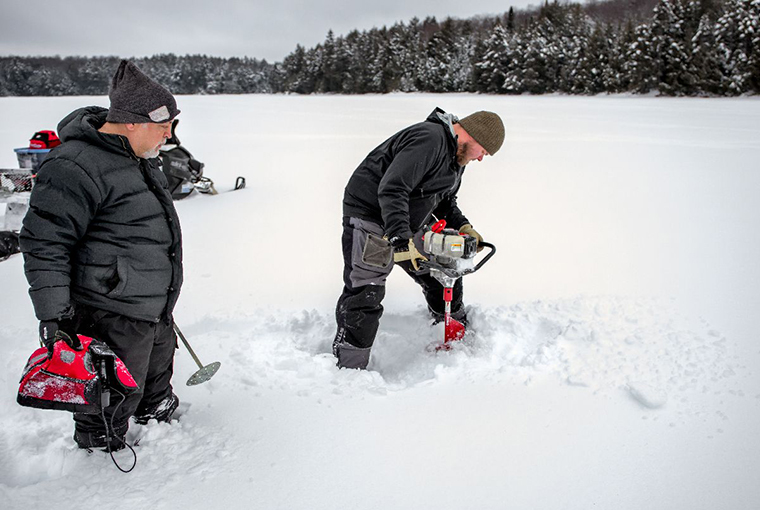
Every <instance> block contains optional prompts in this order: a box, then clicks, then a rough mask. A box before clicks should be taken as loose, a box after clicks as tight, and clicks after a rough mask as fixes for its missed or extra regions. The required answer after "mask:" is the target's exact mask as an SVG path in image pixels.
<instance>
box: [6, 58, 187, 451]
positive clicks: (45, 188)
mask: <svg viewBox="0 0 760 510" xmlns="http://www.w3.org/2000/svg"><path fill="white" fill-rule="evenodd" d="M109 97H110V101H111V107H110V108H109V109H105V108H100V107H94V106H92V107H87V108H82V109H80V110H77V111H74V112H72V113H71V114H69V115H68V116H67V117H66V118H64V119H63V120H62V121H61V123H60V124H59V125H58V133H59V134H60V137H61V140H62V141H63V144H62V145H60V146H59V147H57V148H55V149H54V150H53V151H51V152H50V154H49V155H48V157H47V158H46V159H45V161H44V162H43V163H42V165H41V167H40V170H39V172H38V174H37V183H36V185H35V187H34V189H33V191H32V196H31V200H30V209H29V212H28V213H27V215H26V217H25V218H24V226H23V229H22V230H21V235H20V246H21V251H22V252H23V253H24V271H25V273H26V277H27V280H28V281H29V285H30V289H29V295H30V296H31V299H32V303H33V305H34V310H35V313H36V315H37V318H38V319H39V320H40V339H41V341H42V342H43V344H44V345H45V346H47V347H48V349H49V350H51V351H52V348H53V344H55V342H57V341H60V340H64V341H67V342H70V343H71V344H73V346H77V345H78V339H77V337H76V335H77V334H83V335H86V336H89V337H93V338H97V339H99V340H101V341H103V342H105V343H106V344H108V345H109V346H110V347H111V348H112V349H113V351H114V352H115V353H116V355H118V356H119V357H120V358H121V359H122V360H123V361H124V363H125V364H126V366H127V368H128V369H129V371H130V372H131V374H132V376H133V377H134V379H135V381H136V382H137V384H138V385H139V387H140V390H139V391H138V392H137V393H136V394H133V395H131V396H129V397H127V398H126V400H124V401H122V399H121V398H120V397H119V396H118V395H116V394H113V393H112V399H111V405H110V406H109V407H107V408H106V410H105V418H106V421H107V423H108V427H111V426H112V427H113V430H111V434H110V435H109V434H107V429H106V424H104V422H103V418H102V417H100V416H97V415H86V414H75V415H74V421H75V433H74V439H75V441H76V443H77V444H78V445H79V446H80V447H81V448H102V447H107V446H110V447H111V448H112V449H118V448H121V447H122V446H123V445H124V442H123V439H124V436H125V434H126V432H127V428H128V426H129V418H130V417H131V416H135V418H136V419H137V421H138V422H141V423H145V422H147V421H148V420H149V419H157V420H159V421H168V420H169V419H170V418H171V416H172V414H173V413H174V411H175V410H176V408H177V406H178V404H179V400H178V399H177V397H176V395H174V393H173V391H172V386H171V382H170V380H171V376H172V371H173V364H174V350H175V348H176V337H175V335H174V331H173V318H172V311H173V309H174V305H175V303H176V302H177V298H178V296H179V291H180V287H181V285H182V239H181V232H180V226H179V218H178V216H177V212H176V210H175V209H174V204H173V202H172V198H171V196H170V194H169V192H168V191H167V189H166V188H167V182H166V178H165V177H164V174H163V173H162V172H161V170H160V169H159V168H158V165H157V160H156V159H155V158H156V157H157V156H158V149H159V147H161V145H163V143H164V142H165V140H166V139H167V138H168V137H170V136H171V123H172V119H174V117H176V116H177V115H178V114H179V110H178V109H177V104H176V101H175V99H174V97H173V96H172V95H171V93H170V92H169V91H168V90H166V89H165V88H164V87H162V86H161V85H159V84H158V83H156V82H155V81H153V80H152V79H150V78H148V77H147V76H146V75H144V74H143V73H142V72H141V71H140V70H139V69H138V68H137V67H136V66H135V65H134V64H133V63H131V62H127V61H122V62H121V64H120V65H119V68H118V70H117V71H116V74H115V75H114V77H113V81H112V83H111V90H110V92H109ZM107 437H111V438H112V439H111V442H110V445H107V444H106V443H107V441H106V438H107Z"/></svg>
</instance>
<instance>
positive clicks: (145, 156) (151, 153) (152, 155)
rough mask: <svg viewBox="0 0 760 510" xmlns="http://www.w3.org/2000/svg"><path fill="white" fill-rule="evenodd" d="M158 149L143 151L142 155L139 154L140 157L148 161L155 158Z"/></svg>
mask: <svg viewBox="0 0 760 510" xmlns="http://www.w3.org/2000/svg"><path fill="white" fill-rule="evenodd" d="M159 152H160V151H159V148H158V147H155V148H153V149H151V150H149V151H145V152H143V153H142V154H140V157H141V158H143V159H150V158H157V157H158V153H159Z"/></svg>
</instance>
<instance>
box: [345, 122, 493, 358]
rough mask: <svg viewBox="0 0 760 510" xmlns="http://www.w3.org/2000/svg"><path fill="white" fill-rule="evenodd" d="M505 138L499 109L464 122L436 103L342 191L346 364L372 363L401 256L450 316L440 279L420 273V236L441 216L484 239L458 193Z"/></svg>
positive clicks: (456, 300) (456, 302)
mask: <svg viewBox="0 0 760 510" xmlns="http://www.w3.org/2000/svg"><path fill="white" fill-rule="evenodd" d="M503 141H504V124H503V123H502V121H501V119H500V118H499V116H498V115H496V114H495V113H492V112H485V111H480V112H476V113H473V114H472V115H469V116H467V117H465V118H463V119H461V120H459V119H457V118H456V117H455V116H453V115H451V114H447V113H445V112H444V111H443V110H441V109H439V108H436V110H435V111H433V113H431V114H430V116H428V118H427V120H425V122H420V123H419V124H414V125H413V126H410V127H408V128H406V129H403V130H402V131H399V132H398V133H396V134H395V135H393V136H392V137H390V138H389V139H388V140H386V141H385V142H383V143H382V144H381V145H380V146H378V147H377V148H376V149H375V150H373V151H372V152H370V153H369V155H368V156H367V157H366V158H365V159H364V161H362V163H361V164H360V165H359V167H358V168H357V169H356V170H355V171H354V173H353V175H352V176H351V179H350V180H349V181H348V185H347V186H346V189H345V194H344V196H343V237H342V243H343V259H344V270H343V283H344V287H343V293H342V295H341V296H340V298H339V299H338V305H337V307H336V312H335V315H336V319H337V322H338V332H337V334H336V336H335V340H334V341H333V354H335V356H336V357H337V358H338V366H339V367H344V368H361V369H363V368H366V367H367V364H368V363H369V355H370V349H371V348H372V344H373V343H374V341H375V335H376V334H377V328H378V326H379V322H380V316H381V315H382V313H383V307H382V304H381V303H382V300H383V297H384V296H385V280H386V278H387V277H388V275H389V274H390V272H391V269H393V262H394V261H395V262H396V263H399V264H400V265H401V267H402V268H403V269H404V270H405V271H406V272H407V273H408V274H409V275H410V276H411V277H412V278H413V279H414V280H415V281H416V282H417V283H418V284H419V285H420V286H421V287H422V290H423V294H424V295H425V299H426V301H427V304H428V309H429V310H430V313H431V315H432V317H433V318H434V319H435V320H441V319H442V318H443V313H444V302H443V288H442V286H441V284H440V283H439V282H437V281H436V280H435V279H434V278H433V277H431V276H430V275H418V274H416V271H417V269H418V261H420V260H425V257H424V255H423V254H421V253H420V252H419V250H418V248H417V246H416V245H415V242H414V238H415V234H418V237H419V233H420V232H421V231H422V229H423V227H424V226H425V225H428V224H429V223H430V221H431V219H433V218H434V217H435V218H438V219H445V220H446V222H447V227H448V228H456V229H458V230H459V232H460V233H463V234H469V235H471V236H473V237H476V238H477V239H478V241H482V240H483V238H482V237H481V236H480V234H479V233H478V232H477V231H476V230H475V229H474V228H472V225H471V224H470V222H469V221H468V220H467V218H466V217H465V216H464V214H462V211H460V210H459V207H458V206H457V191H458V190H459V185H460V183H461V179H462V174H463V172H464V167H465V165H467V163H469V162H470V161H475V160H477V161H481V160H482V159H483V157H484V156H487V155H493V154H495V153H496V151H498V150H499V148H500V147H501V145H502V143H503ZM386 239H387V240H386ZM391 252H393V255H392V257H391ZM391 259H392V260H391ZM452 316H453V317H454V318H455V319H457V320H458V321H460V322H462V323H465V322H466V312H465V309H464V304H463V303H462V283H461V279H459V280H457V283H456V285H455V286H454V291H453V301H452Z"/></svg>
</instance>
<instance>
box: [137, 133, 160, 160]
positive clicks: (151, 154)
mask: <svg viewBox="0 0 760 510" xmlns="http://www.w3.org/2000/svg"><path fill="white" fill-rule="evenodd" d="M165 144H166V138H164V141H163V142H161V143H160V144H158V145H156V146H155V147H153V148H152V149H151V150H149V151H145V152H143V153H142V154H140V157H141V158H143V159H150V158H157V157H158V155H159V153H160V152H161V147H163V146H164V145H165Z"/></svg>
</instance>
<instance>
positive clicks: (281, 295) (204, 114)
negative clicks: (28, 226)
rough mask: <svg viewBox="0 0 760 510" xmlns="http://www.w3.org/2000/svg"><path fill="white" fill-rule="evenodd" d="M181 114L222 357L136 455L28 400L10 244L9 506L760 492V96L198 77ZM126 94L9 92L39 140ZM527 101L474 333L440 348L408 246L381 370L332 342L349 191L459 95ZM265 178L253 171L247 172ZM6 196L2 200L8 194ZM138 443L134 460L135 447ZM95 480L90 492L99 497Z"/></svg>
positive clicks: (389, 303)
mask: <svg viewBox="0 0 760 510" xmlns="http://www.w3.org/2000/svg"><path fill="white" fill-rule="evenodd" d="M178 103H179V107H180V108H181V110H182V115H181V117H180V118H181V122H180V125H179V129H178V135H179V137H180V138H181V140H182V142H183V144H184V145H185V146H186V147H187V148H188V149H189V150H190V151H191V152H193V154H194V155H195V156H196V157H197V158H198V159H200V160H201V161H203V162H204V163H205V164H206V170H205V172H206V175H207V176H208V177H211V178H212V179H214V181H215V183H216V187H217V189H218V190H220V191H222V193H221V194H219V195H217V196H214V197H210V196H193V197H191V198H189V199H186V200H184V201H181V202H178V203H177V208H178V210H179V213H180V216H181V219H182V226H183V232H184V238H185V274H186V283H185V286H184V288H183V292H182V296H181V298H180V302H179V305H178V308H177V311H176V320H177V323H178V324H179V325H180V327H181V328H182V330H183V331H184V333H185V335H186V336H187V337H188V339H189V340H190V342H191V343H192V345H193V347H194V348H195V350H196V352H197V353H198V355H199V356H200V358H201V359H202V360H203V362H204V363H209V362H211V361H216V360H219V361H221V362H222V368H221V370H220V372H219V373H218V374H217V375H216V377H215V378H214V379H213V380H212V381H210V382H208V383H206V384H204V385H202V386H195V387H187V386H185V385H184V381H185V380H186V378H187V377H189V376H190V374H192V372H193V371H194V370H195V365H194V363H193V361H192V359H191V358H190V356H189V355H188V353H187V351H185V350H184V349H183V348H180V350H179V351H178V352H177V357H176V366H175V381H174V383H175V391H176V393H177V394H178V395H179V397H180V399H181V400H182V401H183V402H184V403H187V404H190V407H189V408H186V406H184V405H183V407H185V412H184V414H183V416H182V418H181V419H180V420H179V421H178V422H175V423H173V424H172V425H165V424H161V425H158V424H155V423H152V424H149V425H147V426H139V425H133V426H132V428H131V429H130V432H129V435H128V439H129V440H131V441H134V440H136V439H139V440H140V445H139V447H138V448H137V452H138V456H139V460H138V464H137V467H136V468H135V470H134V471H133V472H132V473H130V474H128V475H124V474H122V473H120V472H118V471H117V470H116V468H115V467H114V466H113V465H112V464H111V460H110V458H109V457H108V456H107V455H106V454H103V453H100V452H97V453H94V454H92V455H89V456H88V455H87V454H86V453H84V452H82V451H79V450H77V449H76V448H75V446H74V443H73V441H72V440H71V434H72V429H73V427H72V423H71V418H70V416H68V415H67V414H66V413H63V412H53V411H41V410H32V409H28V408H22V407H20V406H18V405H17V404H16V403H15V393H16V390H17V384H18V379H19V376H20V374H21V370H22V368H23V366H24V363H25V362H26V360H27V358H28V356H29V354H31V352H32V350H33V349H34V348H35V346H36V329H37V322H36V320H35V318H34V315H33V312H32V307H31V303H30V301H29V298H28V296H27V294H26V287H27V285H26V281H25V279H24V276H23V268H22V259H21V256H19V255H16V256H13V257H12V258H11V259H9V260H7V261H4V262H1V263H0V282H2V292H0V347H1V348H2V352H3V356H2V360H0V368H2V370H0V390H1V391H0V458H1V459H2V462H0V508H2V509H21V508H35V507H46V506H48V505H50V504H51V501H55V506H56V508H57V509H69V508H71V509H73V508H80V507H82V506H86V507H95V506H96V505H97V506H101V505H102V506H107V507H109V508H125V509H133V508H148V507H150V508H155V509H174V508H182V509H185V510H194V509H201V508H209V507H210V508H255V509H310V510H311V509H338V508H355V509H383V510H384V509H396V508H409V509H412V508H413V509H426V508H430V509H433V508H434V509H436V510H444V509H452V510H453V509H457V510H459V509H463V508H477V509H504V508H515V509H558V508H564V509H578V510H586V509H588V508H607V509H616V510H627V509H631V510H640V509H662V510H672V509H689V510H692V509H710V510H712V509H719V508H720V509H731V510H750V509H756V508H757V507H758V502H760V437H759V436H758V430H760V334H758V333H757V329H758V328H757V327H756V324H755V322H756V320H757V313H758V310H759V309H760V200H759V198H758V197H759V196H760V163H758V162H759V161H760V99H757V98H740V99H674V98H670V99H666V98H654V97H621V96H611V97H590V98H589V97H562V96H547V97H494V96H484V95H468V94H456V95H432V94H425V95H422V94H411V95H403V94H394V95H388V96H363V97H342V96H309V97H299V96H267V95H261V96H205V97H203V96H193V97H185V96H181V97H179V98H178ZM90 104H99V105H103V106H107V98H106V97H74V98H71V97H69V98H0V119H1V120H0V168H7V167H14V166H16V159H15V154H14V153H13V151H12V149H13V148H14V147H22V146H25V145H26V144H27V143H28V139H29V138H30V137H31V135H32V134H33V133H34V132H35V131H38V130H41V129H55V127H56V125H57V123H58V121H59V120H60V119H61V118H62V117H64V116H65V115H66V114H68V113H69V112H70V111H71V110H73V109H75V108H77V107H79V106H85V105H90ZM436 106H440V107H441V108H443V109H444V110H446V111H450V112H453V113H455V114H458V115H461V116H464V115H467V114H469V113H471V112H473V111H476V110H481V109H486V110H492V111H495V112H497V113H499V114H500V115H501V116H502V118H503V119H504V122H505V125H506V129H507V138H506V141H505V144H504V146H503V148H502V149H501V151H500V152H499V153H498V154H497V155H496V156H494V157H487V158H486V159H485V160H484V161H483V162H481V163H477V162H475V163H473V164H471V165H469V167H468V169H467V171H466V173H465V177H464V184H463V187H462V191H461V193H460V195H459V203H460V206H461V208H462V210H463V211H464V212H465V214H466V215H467V216H468V217H469V219H470V220H471V221H472V223H473V224H474V225H475V227H476V228H477V229H478V230H479V231H480V232H481V233H482V234H483V235H484V237H485V238H486V240H488V241H490V242H492V243H494V244H496V245H497V247H498V253H497V254H496V256H495V257H494V258H493V260H492V261H491V262H489V263H488V264H487V265H486V266H484V268H483V269H482V270H481V271H479V272H478V273H477V274H475V275H471V276H467V277H465V281H464V284H465V300H466V303H467V304H468V305H469V306H470V317H471V319H472V330H473V332H472V334H471V335H470V336H469V337H468V339H467V340H466V341H465V342H464V343H463V344H462V345H459V346H457V348H456V349H454V350H453V351H452V352H449V353H438V354H434V353H430V352H428V351H427V350H426V346H427V345H428V344H429V343H431V342H433V341H435V340H437V339H440V338H441V336H442V334H443V332H442V329H439V328H438V327H434V328H431V327H430V326H429V325H428V322H427V318H426V314H425V309H424V307H423V300H422V297H421V295H420V293H419V290H418V289H417V288H416V286H415V285H414V283H413V282H411V281H410V279H409V278H407V277H406V275H405V274H403V272H402V271H396V272H394V273H393V274H392V275H391V278H390V279H389V282H388V290H387V298H386V300H385V303H384V304H385V306H386V311H385V315H384V317H383V319H382V322H381V331H380V334H379V335H378V338H377V341H376V344H375V345H376V347H375V349H374V351H373V358H372V361H371V364H370V367H369V368H370V370H368V371H366V372H356V371H345V370H343V371H339V370H337V369H336V368H335V367H334V359H333V358H332V355H331V354H330V353H329V350H330V344H331V341H332V336H333V333H334V325H333V307H334V304H335V300H336V299H337V297H338V295H339V294H340V290H341V286H342V283H341V272H342V259H341V253H340V233H341V223H340V220H341V197H342V193H343V187H344V186H345V184H346V182H347V180H348V178H349V176H350V174H351V172H352V171H353V169H354V168H355V167H356V165H357V164H358V163H359V161H361V159H362V158H363V157H364V156H365V155H366V153H367V152H368V151H369V150H371V149H372V148H374V147H375V146H376V145H378V144H379V143H380V142H382V141H383V140H384V139H385V138H387V137H388V136H390V135H391V134H393V133H394V132H396V131H398V130H399V129H401V128H403V127H405V126H407V125H409V124H412V123H414V122H418V121H421V120H423V119H424V118H425V117H426V116H427V115H428V114H429V113H430V111H432V109H433V108H434V107H436ZM238 175H243V176H245V177H246V179H247V183H248V186H247V187H246V188H245V189H244V190H242V191H235V192H225V191H226V190H229V189H231V188H232V186H233V184H234V181H235V177H237V176H238ZM0 213H1V211H0ZM117 458H118V459H119V460H120V461H121V462H122V463H123V464H127V465H129V464H130V461H131V457H130V455H129V453H128V452H120V453H119V454H117ZM85 502H86V503H85Z"/></svg>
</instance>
